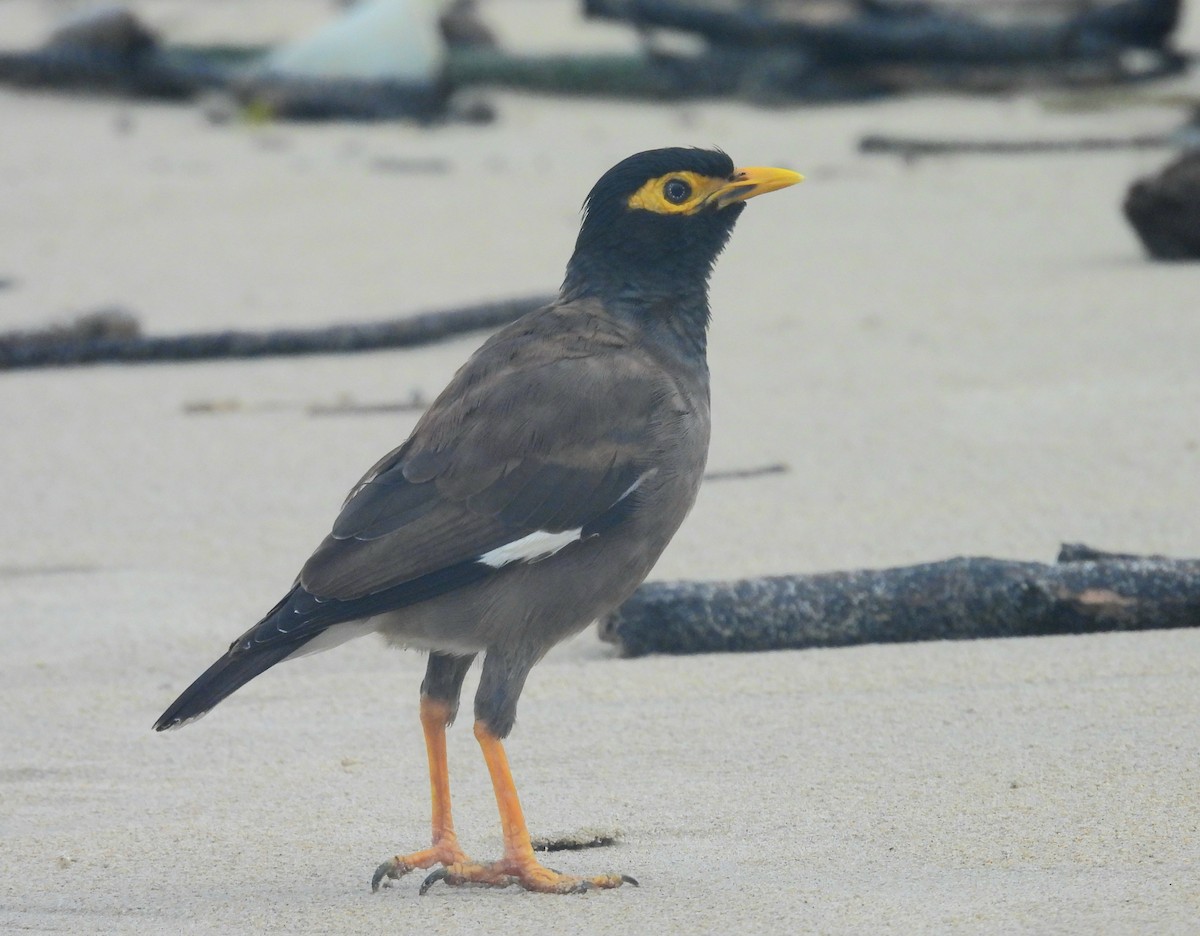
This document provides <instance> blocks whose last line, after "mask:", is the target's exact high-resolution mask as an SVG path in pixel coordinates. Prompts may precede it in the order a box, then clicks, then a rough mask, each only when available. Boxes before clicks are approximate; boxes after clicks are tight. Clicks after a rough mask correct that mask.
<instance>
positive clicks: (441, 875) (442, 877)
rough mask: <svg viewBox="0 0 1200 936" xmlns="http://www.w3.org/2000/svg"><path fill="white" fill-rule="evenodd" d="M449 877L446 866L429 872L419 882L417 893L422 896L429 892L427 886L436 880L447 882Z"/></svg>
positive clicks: (429, 886)
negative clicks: (419, 886) (419, 887)
mask: <svg viewBox="0 0 1200 936" xmlns="http://www.w3.org/2000/svg"><path fill="white" fill-rule="evenodd" d="M378 873H379V872H376V874H378ZM449 877H450V872H449V871H448V870H447V869H446V868H438V869H437V870H436V871H434V872H432V873H430V875H429V876H428V877H427V878H425V880H424V881H422V882H421V889H420V890H418V891H417V893H418V894H420V895H421V896H422V897H424V896H425V895H426V894H427V893H428V892H429V888H431V887H433V885H434V884H436V883H437V882H438V881H446V882H447V883H449V880H448V879H449Z"/></svg>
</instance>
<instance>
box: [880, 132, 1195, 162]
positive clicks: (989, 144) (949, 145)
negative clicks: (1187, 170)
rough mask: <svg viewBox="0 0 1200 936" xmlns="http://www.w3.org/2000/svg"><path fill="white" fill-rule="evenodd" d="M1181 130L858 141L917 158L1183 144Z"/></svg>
mask: <svg viewBox="0 0 1200 936" xmlns="http://www.w3.org/2000/svg"><path fill="white" fill-rule="evenodd" d="M1185 143H1186V140H1185V139H1184V138H1183V137H1182V136H1181V135H1180V134H1171V133H1147V134H1142V135H1139V136H1128V137H1081V138H1079V139H1073V140H934V139H928V138H923V137H898V136H889V135H886V134H879V133H873V134H868V135H867V136H864V137H863V138H862V139H861V140H859V141H858V151H859V152H860V153H877V154H883V155H888V156H899V157H900V158H902V159H908V160H913V159H918V158H920V157H923V156H979V155H988V156H997V155H1001V156H1012V155H1029V154H1039V153H1103V152H1111V151H1113V150H1142V149H1163V148H1166V147H1172V146H1183V145H1185Z"/></svg>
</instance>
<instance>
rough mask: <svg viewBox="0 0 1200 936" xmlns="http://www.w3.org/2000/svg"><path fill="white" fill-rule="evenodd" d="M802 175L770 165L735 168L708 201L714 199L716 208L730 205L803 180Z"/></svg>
mask: <svg viewBox="0 0 1200 936" xmlns="http://www.w3.org/2000/svg"><path fill="white" fill-rule="evenodd" d="M803 181H804V176H802V175H800V173H798V172H792V170H791V169H772V168H771V167H770V166H747V167H746V168H744V169H735V170H734V172H733V176H732V177H731V179H730V181H729V183H728V184H726V185H723V186H721V187H720V188H719V189H717V190H716V191H715V192H713V193H712V195H710V196H709V200H710V201H716V203H717V207H718V208H724V207H726V206H727V205H732V204H733V203H734V202H740V201H745V200H746V199H747V198H753V197H754V196H755V195H765V194H766V193H767V192H774V191H777V190H778V189H781V188H787V187H788V186H789V185H795V184H796V183H797V182H803Z"/></svg>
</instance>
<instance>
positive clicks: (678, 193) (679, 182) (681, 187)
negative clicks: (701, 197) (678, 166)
mask: <svg viewBox="0 0 1200 936" xmlns="http://www.w3.org/2000/svg"><path fill="white" fill-rule="evenodd" d="M691 195H692V187H691V186H690V185H688V184H687V183H686V182H684V181H683V179H668V180H667V184H666V185H664V186H663V197H664V198H666V200H667V201H669V202H670V203H671V204H672V205H682V204H683V203H684V202H685V201H687V200H688V199H689V198H690V197H691Z"/></svg>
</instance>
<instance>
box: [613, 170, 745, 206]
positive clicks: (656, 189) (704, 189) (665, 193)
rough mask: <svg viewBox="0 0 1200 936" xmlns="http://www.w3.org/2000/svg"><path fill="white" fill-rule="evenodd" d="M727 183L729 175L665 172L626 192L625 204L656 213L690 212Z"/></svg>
mask: <svg viewBox="0 0 1200 936" xmlns="http://www.w3.org/2000/svg"><path fill="white" fill-rule="evenodd" d="M728 184H729V180H728V179H722V178H720V177H718V176H707V175H701V174H700V173H698V172H668V173H667V174H666V175H664V176H659V177H658V178H657V179H651V180H650V181H649V182H647V183H646V184H645V185H643V186H642V187H641V188H640V189H638V190H637V191H636V192H634V193H633V194H632V195H630V196H629V201H628V202H626V204H627V205H628V206H629V207H630V208H640V209H641V210H643V211H653V212H655V213H656V214H692V213H694V212H696V211H699V210H700V208H701V206H702V205H703V204H704V203H705V202H706V201H708V199H709V198H711V197H712V196H713V195H714V194H715V193H716V192H718V191H720V190H721V189H722V188H724V187H725V186H727V185H728Z"/></svg>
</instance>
